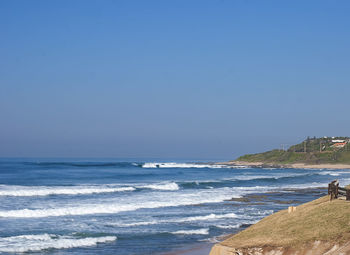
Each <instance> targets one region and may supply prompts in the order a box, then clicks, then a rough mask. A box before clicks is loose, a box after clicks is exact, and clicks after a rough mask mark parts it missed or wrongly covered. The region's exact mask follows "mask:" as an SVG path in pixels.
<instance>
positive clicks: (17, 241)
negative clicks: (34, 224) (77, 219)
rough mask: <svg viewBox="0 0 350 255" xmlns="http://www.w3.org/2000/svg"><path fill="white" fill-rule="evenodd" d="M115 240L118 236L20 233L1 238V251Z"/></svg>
mask: <svg viewBox="0 0 350 255" xmlns="http://www.w3.org/2000/svg"><path fill="white" fill-rule="evenodd" d="M115 240H117V237H116V236H104V237H87V238H81V239H77V238H74V237H73V236H59V235H51V234H41V235H20V236H11V237H3V238H0V252H38V251H42V250H47V249H68V248H77V247H89V246H95V245H97V244H98V243H107V242H114V241H115Z"/></svg>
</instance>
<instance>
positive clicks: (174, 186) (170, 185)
mask: <svg viewBox="0 0 350 255" xmlns="http://www.w3.org/2000/svg"><path fill="white" fill-rule="evenodd" d="M140 188H144V189H154V190H178V189H179V185H177V184H176V183H175V182H169V183H159V184H149V185H144V186H140Z"/></svg>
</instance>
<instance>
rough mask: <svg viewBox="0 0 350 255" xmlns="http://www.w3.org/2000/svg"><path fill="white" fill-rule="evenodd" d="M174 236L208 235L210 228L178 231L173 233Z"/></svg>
mask: <svg viewBox="0 0 350 255" xmlns="http://www.w3.org/2000/svg"><path fill="white" fill-rule="evenodd" d="M171 233H172V234H174V235H208V234H209V228H201V229H193V230H178V231H174V232H171Z"/></svg>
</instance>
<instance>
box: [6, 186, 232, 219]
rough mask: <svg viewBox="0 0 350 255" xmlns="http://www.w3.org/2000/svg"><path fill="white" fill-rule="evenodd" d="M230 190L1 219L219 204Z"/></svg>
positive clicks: (12, 213)
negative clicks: (157, 200)
mask: <svg viewBox="0 0 350 255" xmlns="http://www.w3.org/2000/svg"><path fill="white" fill-rule="evenodd" d="M228 191H229V190H226V192H222V193H203V194H202V193H198V194H197V195H196V196H187V195H185V196H175V197H171V198H168V197H165V198H164V201H159V202H155V201H152V200H148V201H146V202H144V203H128V204H120V203H103V204H91V205H81V206H76V207H60V208H48V209H27V208H26V209H19V210H8V211H0V217H11V218H42V217H58V216H66V215H89V214H115V213H120V212H127V211H135V210H138V209H152V208H162V207H174V206H187V205H194V204H203V203H218V202H222V201H224V200H225V199H227V198H228V197H229V192H228Z"/></svg>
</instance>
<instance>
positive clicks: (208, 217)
mask: <svg viewBox="0 0 350 255" xmlns="http://www.w3.org/2000/svg"><path fill="white" fill-rule="evenodd" d="M225 218H227V219H228V218H237V215H236V214H234V213H227V214H214V213H212V214H209V215H203V216H193V217H185V218H180V219H168V220H157V221H156V220H152V221H141V222H134V223H110V224H108V225H109V226H118V227H133V226H145V225H156V224H163V223H181V222H194V221H205V220H216V219H225Z"/></svg>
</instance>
